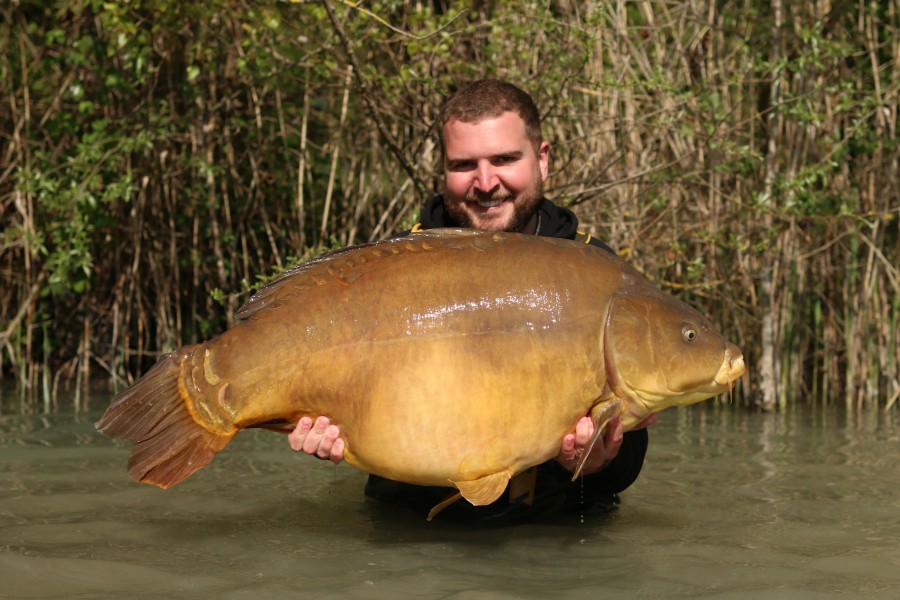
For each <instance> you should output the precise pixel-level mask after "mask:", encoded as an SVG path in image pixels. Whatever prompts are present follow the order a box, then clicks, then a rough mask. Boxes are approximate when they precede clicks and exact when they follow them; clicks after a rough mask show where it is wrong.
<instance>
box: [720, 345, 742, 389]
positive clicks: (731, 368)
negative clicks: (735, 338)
mask: <svg viewBox="0 0 900 600" xmlns="http://www.w3.org/2000/svg"><path fill="white" fill-rule="evenodd" d="M746 370H747V367H746V365H745V364H744V356H743V355H742V354H739V355H738V356H737V358H733V357H732V356H731V352H730V351H726V352H725V358H724V359H723V360H722V366H720V367H719V372H718V373H716V376H715V378H714V381H715V382H716V383H718V384H719V385H728V384H730V383H732V382H734V381H736V380H737V379H738V378H739V377H740V376H741V375H743V374H744V372H746Z"/></svg>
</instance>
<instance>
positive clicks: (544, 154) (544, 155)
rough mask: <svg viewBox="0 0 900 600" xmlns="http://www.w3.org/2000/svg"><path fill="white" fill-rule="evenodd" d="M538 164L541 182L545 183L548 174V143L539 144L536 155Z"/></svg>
mask: <svg viewBox="0 0 900 600" xmlns="http://www.w3.org/2000/svg"><path fill="white" fill-rule="evenodd" d="M537 159H538V164H539V165H540V167H541V181H547V177H548V176H549V174H550V142H548V141H543V142H541V146H540V148H538V153H537Z"/></svg>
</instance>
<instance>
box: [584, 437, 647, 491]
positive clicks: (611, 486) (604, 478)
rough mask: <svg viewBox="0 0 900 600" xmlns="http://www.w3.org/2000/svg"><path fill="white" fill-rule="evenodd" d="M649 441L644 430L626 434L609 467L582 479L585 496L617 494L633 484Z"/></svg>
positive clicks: (642, 463) (642, 462)
mask: <svg viewBox="0 0 900 600" xmlns="http://www.w3.org/2000/svg"><path fill="white" fill-rule="evenodd" d="M649 440H650V436H649V435H648V434H647V430H646V429H637V430H635V431H628V432H626V433H625V435H624V436H623V437H622V447H621V448H620V449H619V453H618V454H617V455H616V457H615V458H614V459H613V461H612V462H611V463H609V466H607V467H606V468H605V469H603V470H602V471H600V472H599V473H594V474H593V475H588V476H587V477H585V478H584V491H585V494H591V495H594V494H596V495H606V494H618V493H619V492H622V491H623V490H625V489H626V488H627V487H628V486H630V485H631V484H632V483H634V481H635V479H637V477H638V475H639V474H640V472H641V468H642V467H643V466H644V456H645V455H646V454H647V445H648V444H649Z"/></svg>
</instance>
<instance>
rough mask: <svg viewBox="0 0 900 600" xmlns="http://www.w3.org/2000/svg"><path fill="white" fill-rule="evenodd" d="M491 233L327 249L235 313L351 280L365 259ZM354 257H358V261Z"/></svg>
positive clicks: (434, 234)
mask: <svg viewBox="0 0 900 600" xmlns="http://www.w3.org/2000/svg"><path fill="white" fill-rule="evenodd" d="M492 235H495V234H491V233H489V232H485V231H479V230H476V229H451V228H446V229H428V230H425V231H417V232H413V233H410V234H409V235H407V236H405V237H400V238H394V239H389V240H382V241H380V242H371V243H369V244H359V245H356V246H347V247H346V248H341V249H340V250H335V251H334V252H328V253H326V254H322V255H321V256H317V257H316V258H313V259H311V260H309V261H307V262H305V263H303V264H301V265H297V266H296V267H294V268H292V269H289V270H287V271H285V272H284V273H282V275H281V276H280V277H279V278H278V279H276V280H275V281H272V282H271V283H268V284H266V285H265V286H264V287H262V288H261V289H260V290H259V291H257V292H256V293H255V294H253V296H252V297H251V298H250V299H249V300H248V301H247V302H246V303H245V304H244V305H243V306H242V307H241V308H240V309H238V312H237V314H236V316H237V318H238V319H242V320H246V319H249V318H251V317H253V316H254V315H257V314H259V313H260V312H263V311H265V310H267V309H271V308H277V307H278V306H281V305H282V304H284V303H285V302H286V301H287V300H289V299H290V298H293V297H294V296H296V295H297V294H302V293H303V292H304V291H306V290H307V289H309V288H310V287H312V286H314V285H322V284H325V283H328V282H332V281H334V282H340V283H344V284H349V283H352V282H353V280H354V279H356V278H357V277H359V276H360V274H361V271H360V265H361V264H363V262H366V261H371V260H378V259H382V258H387V257H391V256H401V255H403V254H406V253H416V252H421V251H423V250H430V249H433V247H432V246H433V245H434V244H429V242H434V243H436V244H437V245H439V246H441V247H443V248H454V247H456V246H458V245H459V244H454V242H453V240H459V241H460V242H463V241H465V242H464V243H469V241H470V240H472V239H473V238H479V237H491V236H492ZM472 243H474V242H472ZM354 257H360V260H356V258H354Z"/></svg>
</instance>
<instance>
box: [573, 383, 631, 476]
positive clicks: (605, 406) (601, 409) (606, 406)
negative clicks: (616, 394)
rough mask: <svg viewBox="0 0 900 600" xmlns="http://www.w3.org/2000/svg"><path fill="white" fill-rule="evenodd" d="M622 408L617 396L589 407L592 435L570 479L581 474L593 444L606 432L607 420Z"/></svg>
mask: <svg viewBox="0 0 900 600" xmlns="http://www.w3.org/2000/svg"><path fill="white" fill-rule="evenodd" d="M622 408H623V405H622V401H621V400H620V399H619V398H612V399H610V400H606V401H604V402H601V403H599V404H597V405H596V406H594V408H592V409H591V419H593V421H594V435H593V436H591V440H590V441H589V442H588V445H587V448H585V450H584V452H582V453H581V457H580V458H579V459H578V464H576V465H575V473H574V474H573V475H572V481H575V480H576V479H578V476H579V475H581V470H582V469H583V468H584V464H585V463H586V462H587V459H588V457H589V456H590V455H591V450H593V449H594V444H596V443H597V440H599V439H600V438H601V437H602V436H603V434H605V433H606V426H607V425H609V422H610V421H612V420H613V419H615V418H616V417H617V416H619V414H621V413H622Z"/></svg>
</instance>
